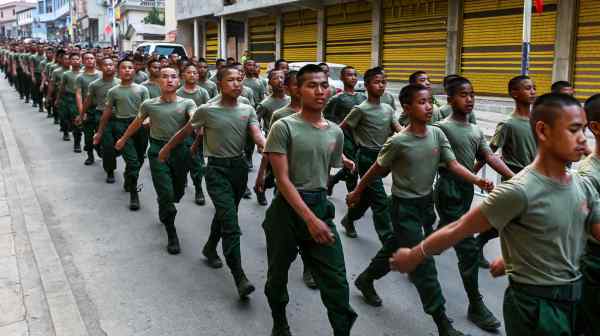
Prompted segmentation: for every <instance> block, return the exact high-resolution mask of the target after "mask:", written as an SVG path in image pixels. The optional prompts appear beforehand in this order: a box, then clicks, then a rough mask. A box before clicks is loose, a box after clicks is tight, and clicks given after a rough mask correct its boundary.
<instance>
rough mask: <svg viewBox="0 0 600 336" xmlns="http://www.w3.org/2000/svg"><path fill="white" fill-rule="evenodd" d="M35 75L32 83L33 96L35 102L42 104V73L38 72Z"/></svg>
mask: <svg viewBox="0 0 600 336" xmlns="http://www.w3.org/2000/svg"><path fill="white" fill-rule="evenodd" d="M33 76H34V77H35V82H32V83H31V96H32V98H33V102H34V103H36V104H41V103H42V92H41V91H40V84H41V83H42V73H41V72H36V73H35V74H34V75H33Z"/></svg>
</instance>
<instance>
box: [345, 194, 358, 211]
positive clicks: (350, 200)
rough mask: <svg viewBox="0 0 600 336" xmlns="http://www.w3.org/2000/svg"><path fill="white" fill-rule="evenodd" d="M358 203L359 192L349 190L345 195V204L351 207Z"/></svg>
mask: <svg viewBox="0 0 600 336" xmlns="http://www.w3.org/2000/svg"><path fill="white" fill-rule="evenodd" d="M358 203H360V193H358V192H356V191H352V192H349V193H348V195H346V204H347V205H348V207H350V208H352V207H354V206H356V205H357V204H358Z"/></svg>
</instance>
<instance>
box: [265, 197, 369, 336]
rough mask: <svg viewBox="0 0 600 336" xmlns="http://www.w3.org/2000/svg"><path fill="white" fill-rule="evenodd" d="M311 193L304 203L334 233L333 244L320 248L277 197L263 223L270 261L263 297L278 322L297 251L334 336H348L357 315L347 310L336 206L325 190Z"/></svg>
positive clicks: (348, 308) (289, 209)
mask: <svg viewBox="0 0 600 336" xmlns="http://www.w3.org/2000/svg"><path fill="white" fill-rule="evenodd" d="M312 194H313V195H314V196H313V197H311V198H312V201H311V200H308V199H307V198H305V203H306V204H307V205H308V206H309V207H310V209H311V210H312V211H313V213H314V214H315V215H316V216H317V217H319V218H320V219H322V220H323V221H324V222H325V223H326V224H327V225H328V226H329V228H330V229H331V231H332V232H333V233H334V234H335V243H334V244H333V245H321V244H318V243H317V242H315V241H314V240H313V239H312V237H311V235H310V233H309V232H308V228H307V226H306V223H305V222H304V221H303V220H302V218H300V216H298V215H297V214H296V212H295V211H294V209H293V208H292V207H291V206H290V205H289V204H288V203H287V201H286V200H285V198H284V197H283V196H281V194H278V195H277V196H276V197H275V199H273V202H272V203H271V205H270V206H269V209H268V210H267V213H266V216H265V220H264V222H263V229H264V231H265V236H266V240H267V257H268V262H269V269H268V273H267V283H266V285H265V294H266V296H267V299H268V301H269V306H270V307H271V312H272V314H273V319H274V321H275V322H276V323H277V321H278V320H280V319H281V318H282V317H283V316H285V307H286V306H287V304H288V302H289V296H288V291H287V283H288V271H289V268H290V265H291V264H292V262H293V261H294V259H296V256H297V254H298V251H300V256H301V257H302V261H303V262H304V265H306V266H307V267H308V268H309V269H310V270H311V273H312V275H313V277H314V279H315V282H316V283H317V286H318V287H319V290H320V292H321V299H322V300H323V304H324V305H325V307H326V308H327V315H328V317H329V322H330V323H331V327H332V328H333V334H334V335H336V336H342V335H344V336H347V335H350V329H351V328H352V325H353V324H354V321H355V320H356V317H357V314H356V313H355V312H354V310H353V309H352V307H350V296H349V289H348V281H347V279H346V266H345V263H344V251H343V249H342V243H341V241H340V237H339V234H338V232H337V230H336V228H335V224H334V223H333V218H334V215H335V207H334V205H333V204H332V203H331V202H329V201H328V200H327V194H326V193H325V191H323V192H320V193H312Z"/></svg>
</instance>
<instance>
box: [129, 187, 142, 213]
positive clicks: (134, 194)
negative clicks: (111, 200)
mask: <svg viewBox="0 0 600 336" xmlns="http://www.w3.org/2000/svg"><path fill="white" fill-rule="evenodd" d="M134 188H135V187H134ZM129 195H130V196H129V210H132V211H136V210H139V209H140V197H139V195H138V191H137V189H133V190H132V191H131V192H130V193H129Z"/></svg>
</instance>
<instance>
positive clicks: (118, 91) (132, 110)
mask: <svg viewBox="0 0 600 336" xmlns="http://www.w3.org/2000/svg"><path fill="white" fill-rule="evenodd" d="M146 99H150V96H149V94H148V89H146V87H145V86H142V85H139V84H135V83H131V85H128V86H123V85H118V86H115V87H113V88H112V89H110V90H108V93H107V94H106V104H108V105H109V106H112V107H113V111H112V112H113V116H115V118H117V119H127V118H134V117H135V116H137V115H138V112H139V108H140V105H141V104H142V102H144V100H146Z"/></svg>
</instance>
